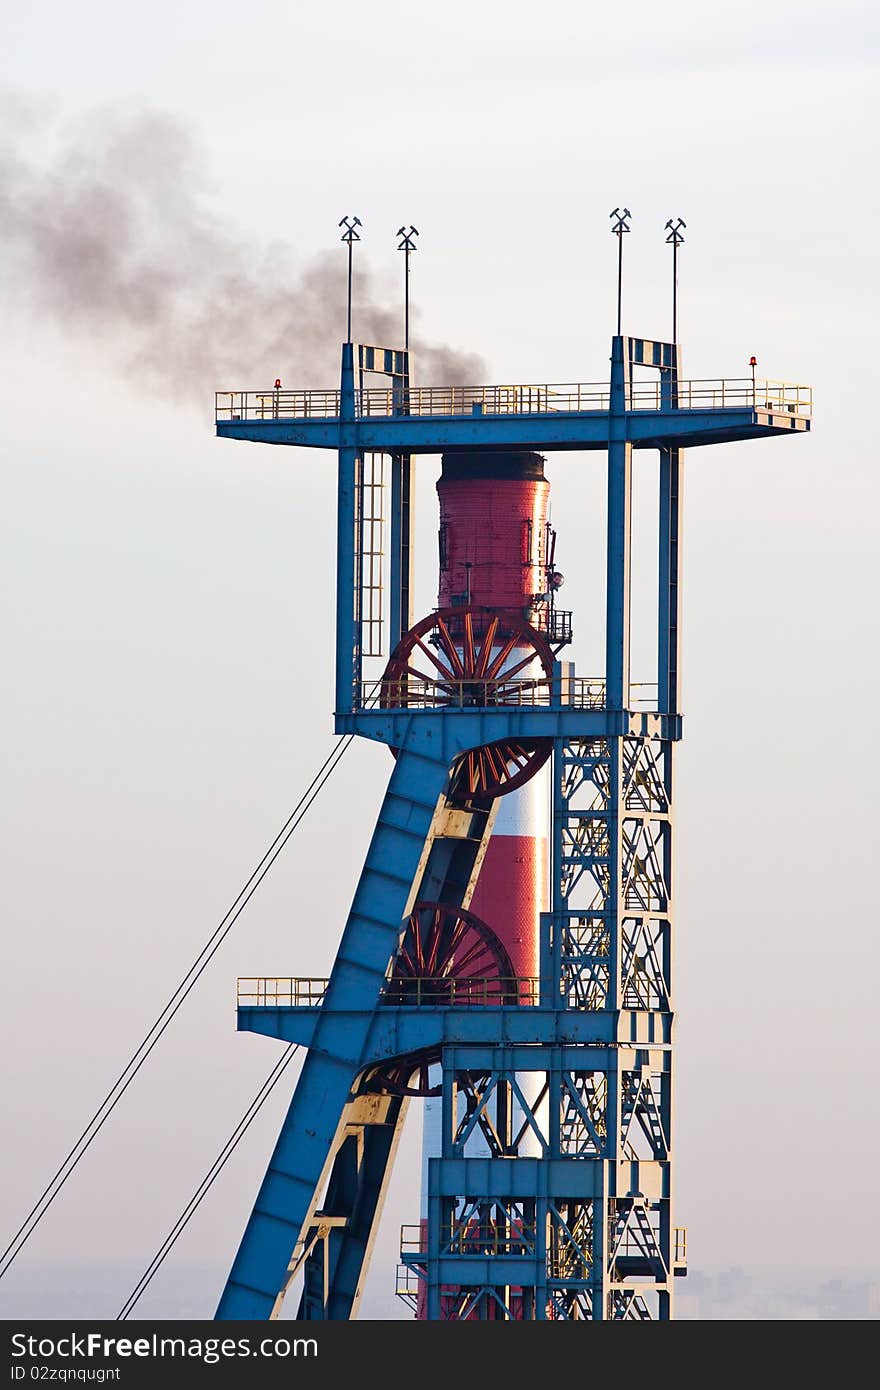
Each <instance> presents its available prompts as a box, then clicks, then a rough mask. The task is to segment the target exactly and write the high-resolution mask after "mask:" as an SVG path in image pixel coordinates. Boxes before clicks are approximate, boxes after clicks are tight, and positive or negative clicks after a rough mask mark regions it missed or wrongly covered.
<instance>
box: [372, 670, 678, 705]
mask: <svg viewBox="0 0 880 1390" xmlns="http://www.w3.org/2000/svg"><path fill="white" fill-rule="evenodd" d="M553 703H554V701H553V691H552V685H551V682H550V681H549V680H548V679H547V678H546V677H544V678H542V679H540V680H532V679H525V680H516V679H513V680H504V678H503V677H502V678H500V679H498V680H493V681H485V680H465V681H451V680H437V681H428V680H419V679H417V678H416V677H414V676H410V677H409V678H408V679H406V680H400V681H393V680H373V681H361V682H360V683H359V685H358V686H357V687H356V689H355V704H356V708H357V709H387V710H393V709H406V710H412V709H493V708H497V707H498V706H499V705H502V706H504V707H505V708H513V709H518V708H523V707H525V708H529V709H532V708H536V707H537V708H547V707H549V706H550V705H552V704H553ZM559 704H560V705H562V706H566V707H568V708H570V709H605V708H606V705H605V681H604V680H603V679H601V677H592V676H563V677H562V679H561V682H560V691H559ZM628 707H629V708H631V709H639V710H656V708H657V683H656V681H638V682H634V683H633V684H632V685H631V686H630V699H629V706H628Z"/></svg>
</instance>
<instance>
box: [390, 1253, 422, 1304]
mask: <svg viewBox="0 0 880 1390" xmlns="http://www.w3.org/2000/svg"><path fill="white" fill-rule="evenodd" d="M421 1288H422V1281H421V1278H420V1277H419V1275H418V1274H417V1273H416V1271H415V1270H414V1269H413V1267H412V1265H405V1264H401V1265H398V1266H397V1276H396V1280H395V1284H394V1292H395V1294H396V1295H397V1297H398V1298H402V1299H403V1301H404V1302H405V1303H408V1304H409V1306H410V1308H412V1309H413V1310H415V1309H416V1308H417V1307H418V1301H419V1297H420V1294H421Z"/></svg>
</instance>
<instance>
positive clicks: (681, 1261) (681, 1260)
mask: <svg viewBox="0 0 880 1390" xmlns="http://www.w3.org/2000/svg"><path fill="white" fill-rule="evenodd" d="M674 1234H675V1255H674V1261H675V1263H676V1264H677V1265H686V1264H687V1257H688V1233H687V1226H676V1227H675V1231H674Z"/></svg>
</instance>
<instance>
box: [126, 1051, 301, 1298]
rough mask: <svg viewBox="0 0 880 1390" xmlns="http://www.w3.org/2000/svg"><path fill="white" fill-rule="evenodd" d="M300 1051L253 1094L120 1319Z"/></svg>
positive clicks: (277, 1066) (288, 1055)
mask: <svg viewBox="0 0 880 1390" xmlns="http://www.w3.org/2000/svg"><path fill="white" fill-rule="evenodd" d="M298 1051H299V1045H298V1044H297V1043H291V1044H290V1045H289V1046H288V1047H286V1048H285V1049H284V1052H283V1053H282V1055H281V1056H280V1057H279V1059H278V1061H277V1062H276V1063H275V1065H274V1066H273V1068H272V1070H271V1071H270V1072H269V1075H268V1076H267V1077H266V1079H265V1081H264V1082H263V1084H262V1086H261V1087H260V1089H259V1090H258V1091H257V1094H256V1095H255V1096H254V1098H253V1100H252V1101H251V1103H250V1105H249V1106H248V1108H247V1110H245V1112H244V1114H243V1115H242V1117H241V1119H240V1120H239V1122H238V1124H237V1125H236V1126H235V1129H234V1130H233V1131H232V1133H231V1135H230V1136H229V1138H228V1139H227V1141H226V1143H225V1144H224V1145H223V1148H222V1149H221V1150H220V1152H219V1154H218V1155H217V1157H216V1158H215V1159H214V1162H213V1163H212V1164H211V1167H210V1168H209V1169H208V1171H207V1173H206V1174H205V1176H204V1177H203V1178H202V1181H201V1182H200V1183H199V1185H198V1187H197V1188H196V1190H195V1192H194V1193H193V1195H192V1196H191V1197H190V1199H189V1201H188V1202H187V1204H186V1206H185V1207H184V1209H183V1211H182V1212H181V1213H180V1216H178V1218H177V1220H176V1221H175V1223H174V1225H173V1226H172V1227H171V1230H170V1231H169V1232H168V1234H167V1236H166V1237H165V1239H164V1240H163V1242H162V1244H161V1245H160V1246H159V1249H158V1250H157V1251H156V1253H155V1255H154V1256H153V1258H152V1259H151V1261H150V1263H149V1264H148V1265H147V1267H146V1269H145V1270H144V1272H143V1274H142V1275H141V1277H140V1279H138V1281H137V1283H136V1284H135V1286H134V1288H133V1289H132V1291H131V1293H130V1294H129V1295H128V1298H127V1299H126V1300H125V1302H124V1303H123V1305H122V1307H121V1308H120V1310H119V1312H118V1313H117V1314H116V1321H117V1322H125V1321H126V1320H127V1319H128V1317H129V1316H130V1314H131V1313H132V1312H133V1311H134V1308H135V1307H136V1305H137V1304H138V1303H139V1302H140V1299H141V1297H142V1296H143V1294H145V1293H146V1291H147V1289H148V1288H149V1286H150V1284H151V1283H152V1281H153V1277H154V1276H155V1275H156V1274H157V1273H158V1271H159V1270H160V1269H161V1267H162V1265H163V1264H164V1262H165V1259H166V1257H167V1256H168V1255H169V1254H170V1253H171V1251H172V1250H173V1248H174V1246H175V1245H176V1243H177V1241H178V1240H179V1238H180V1237H181V1236H182V1235H183V1232H184V1231H185V1230H186V1228H187V1226H188V1225H189V1223H190V1220H191V1219H192V1217H193V1216H195V1214H196V1212H197V1211H198V1209H199V1207H200V1206H201V1204H202V1201H203V1200H204V1198H205V1197H206V1196H207V1195H208V1193H209V1192H210V1190H211V1188H212V1187H213V1185H214V1182H215V1181H216V1179H217V1178H218V1177H219V1176H220V1174H221V1173H222V1171H223V1169H224V1168H225V1166H226V1163H227V1161H228V1160H229V1159H230V1158H231V1157H232V1155H233V1153H234V1152H235V1150H236V1149H237V1148H238V1145H239V1144H240V1143H241V1140H242V1139H243V1138H244V1136H245V1135H246V1134H247V1132H248V1130H249V1129H250V1127H251V1125H252V1124H253V1122H254V1120H255V1119H256V1117H257V1115H258V1114H259V1113H260V1110H261V1109H262V1107H263V1105H264V1103H265V1102H266V1101H267V1100H268V1098H269V1096H270V1095H271V1093H272V1091H273V1089H274V1087H275V1085H276V1083H277V1082H278V1081H279V1080H280V1079H281V1076H282V1075H283V1073H284V1070H285V1068H286V1067H287V1066H288V1065H289V1063H290V1062H292V1061H293V1057H294V1053H296V1052H298Z"/></svg>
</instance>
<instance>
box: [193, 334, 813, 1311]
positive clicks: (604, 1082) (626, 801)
mask: <svg viewBox="0 0 880 1390" xmlns="http://www.w3.org/2000/svg"><path fill="white" fill-rule="evenodd" d="M680 366H681V361H680V349H679V348H678V347H677V346H676V345H674V344H672V343H664V342H653V341H647V340H645V339H642V338H635V337H627V336H625V335H623V334H622V333H620V332H619V331H618V333H617V334H616V335H615V336H614V337H613V338H612V342H611V373H610V382H608V383H601V384H599V385H584V384H575V385H567V386H550V385H537V386H535V385H531V386H486V387H458V386H456V387H449V388H437V387H432V388H420V387H418V386H417V385H415V384H413V383H411V382H410V377H409V355H408V352H407V351H406V350H399V349H394V348H381V347H369V346H365V345H360V344H356V343H352V342H346V343H344V344H343V347H342V372H341V381H340V385H339V389H338V390H330V391H297V390H283V389H281V387H280V384H278V385H276V388H275V389H274V390H267V391H265V392H257V393H251V392H231V393H230V392H226V393H220V394H218V396H217V433H218V434H219V435H220V436H222V437H224V438H228V439H246V440H254V441H263V442H265V443H270V444H282V445H288V446H296V445H299V446H303V447H308V448H320V449H329V450H333V451H335V452H336V453H337V455H338V518H337V552H336V555H337V560H336V703H335V708H336V730H337V733H339V734H355V735H358V736H360V737H362V738H367V739H372V740H374V741H377V742H380V743H384V744H386V745H387V746H388V748H389V749H391V750H393V753H394V762H393V765H392V771H391V775H390V780H389V783H388V787H387V791H386V793H385V798H384V801H383V803H382V807H381V811H380V813H379V818H378V822H377V825H376V828H375V831H374V834H373V837H372V841H371V843H370V847H369V851H368V854H367V858H366V862H365V864H364V866H363V870H362V872H361V875H360V879H359V881H358V885H357V889H356V891H355V895H354V901H353V904H352V907H351V911H350V913H349V916H348V920H347V921H346V923H345V927H344V930H343V933H342V939H341V942H340V945H339V950H338V953H337V956H336V960H335V963H334V965H333V969H332V973H331V975H330V978H329V980H327V981H312V980H308V981H307V980H300V979H295V978H290V979H275V978H273V979H257V980H248V981H240V982H239V1011H238V1026H239V1028H240V1029H243V1030H250V1031H252V1032H258V1033H263V1034H266V1035H267V1036H269V1037H271V1038H275V1039H280V1040H284V1041H286V1042H297V1043H300V1044H302V1045H304V1046H305V1048H307V1053H306V1057H305V1061H304V1064H303V1068H302V1071H301V1074H300V1077H299V1080H298V1083H297V1086H296V1090H295V1093H294V1096H293V1099H292V1102H291V1105H290V1108H289V1110H288V1112H287V1115H286V1118H285V1120H284V1123H283V1125H282V1129H281V1133H280V1136H279V1138H278V1142H277V1145H276V1147H275V1151H274V1153H273V1155H272V1158H271V1160H270V1162H269V1166H268V1169H267V1172H266V1175H265V1178H264V1180H263V1183H262V1186H261V1188H260V1190H259V1193H258V1195H257V1199H256V1202H255V1205H254V1208H253V1212H252V1215H251V1217H250V1219H249V1221H248V1224H247V1227H246V1230H245V1233H244V1236H243V1238H242V1241H241V1245H240V1248H239V1251H238V1254H237V1256H236V1259H235V1262H234V1264H233V1266H232V1270H231V1273H230V1275H229V1278H228V1281H227V1284H226V1287H225V1289H224V1292H223V1295H222V1298H221V1301H220V1304H219V1308H218V1311H217V1317H218V1318H220V1319H230V1320H231V1319H264V1318H270V1317H273V1316H278V1313H279V1311H280V1308H281V1303H282V1300H283V1297H284V1294H285V1291H286V1290H287V1289H288V1287H290V1286H292V1285H293V1284H294V1281H295V1280H296V1281H298V1284H299V1286H300V1287H301V1294H300V1301H299V1305H298V1314H297V1315H298V1316H299V1317H300V1318H335V1319H346V1318H351V1317H354V1316H355V1315H356V1313H357V1308H358V1302H359V1299H360V1296H361V1292H362V1289H363V1284H364V1279H365V1275H366V1269H367V1264H368V1261H369V1256H370V1252H371V1248H372V1243H373V1240H374V1237H375V1233H376V1227H377V1224H378V1220H379V1215H380V1212H381V1207H382V1202H383V1197H384V1193H385V1190H386V1186H387V1182H388V1178H389V1174H390V1171H391V1166H392V1164H393V1160H394V1156H395V1152H396V1148H397V1143H398V1139H399V1135H400V1131H401V1126H402V1124H403V1120H404V1116H405V1114H406V1111H407V1108H408V1106H409V1104H410V1100H411V1097H413V1096H419V1095H426V1094H433V1095H439V1096H440V1098H441V1099H440V1105H441V1119H442V1135H441V1140H440V1146H439V1151H438V1153H437V1155H436V1156H434V1157H431V1158H430V1161H429V1163H428V1189H427V1217H426V1219H423V1221H422V1223H421V1225H420V1226H419V1227H416V1228H414V1230H413V1232H412V1233H411V1234H405V1236H404V1239H403V1242H402V1250H401V1257H402V1265H401V1269H400V1272H399V1284H398V1292H399V1293H400V1294H401V1295H402V1296H403V1297H404V1298H405V1299H406V1300H407V1301H409V1302H410V1303H411V1306H412V1307H413V1308H414V1309H417V1310H418V1313H419V1316H423V1317H428V1318H430V1319H448V1320H461V1319H506V1318H521V1319H539V1320H542V1319H575V1318H577V1319H627V1318H630V1319H632V1318H660V1319H665V1318H669V1317H670V1316H671V1314H672V1301H673V1299H672V1295H673V1287H674V1279H675V1276H676V1275H678V1274H681V1273H684V1272H686V1252H685V1242H684V1232H683V1230H682V1228H680V1227H676V1226H675V1225H674V1218H673V1210H672V1199H673V1184H672V1154H673V1147H672V1057H673V1053H672V1042H673V1011H672V959H673V922H674V917H673V824H674V815H673V812H674V780H673V761H674V760H673V754H674V749H675V744H676V742H677V740H678V739H679V738H680V737H681V710H680V704H679V674H678V673H679V632H680V623H679V613H680V607H681V585H680V538H681V517H682V471H683V458H684V451H685V449H688V448H696V447H702V446H705V445H714V444H723V443H727V442H730V441H734V440H748V439H759V438H763V437H768V436H777V435H792V434H798V433H803V432H804V431H807V430H809V428H810V410H811V397H810V392H809V390H808V389H807V388H804V387H797V386H789V385H786V384H783V383H771V382H765V381H760V380H755V379H754V373H753V375H752V377H749V378H746V379H744V380H725V381H687V380H684V379H683V378H682V376H681V372H680ZM377 373H378V374H380V377H379V378H378V379H379V380H381V381H382V382H383V384H382V385H380V386H375V385H372V384H371V383H373V382H375V381H376V379H377V377H376V374H377ZM634 449H656V450H658V451H659V454H660V467H659V495H658V498H657V506H658V515H659V556H658V606H657V616H656V621H657V651H658V665H657V673H656V694H655V696H654V697H653V698H652V699H651V700H650V702H649V704H648V706H647V707H646V706H645V702H644V700H643V699H641V700H639V699H637V698H636V695H635V694H634V686H633V684H632V683H631V678H630V607H631V605H630V560H631V553H630V544H631V541H630V533H631V524H630V518H631V498H632V455H633V450H634ZM584 450H601V451H603V452H606V453H607V457H608V462H607V518H608V520H607V582H606V590H605V596H604V599H605V634H606V642H605V672H604V676H603V677H601V679H592V678H591V679H587V678H586V677H581V676H579V675H577V674H575V670H574V666H573V664H572V663H571V662H568V661H565V662H564V661H562V660H560V658H559V653H560V651H561V650H562V648H563V646H564V645H565V644H566V643H567V641H568V640H569V638H570V636H571V632H570V623H569V616H568V615H566V614H563V613H560V612H559V611H558V610H557V609H556V607H555V604H554V602H553V596H552V594H543V595H538V596H536V597H537V598H538V605H537V607H535V608H534V609H533V610H532V611H530V612H528V613H527V614H524V613H523V611H522V610H517V611H514V610H510V609H492V608H491V607H488V608H487V607H486V606H485V605H481V604H479V603H477V602H473V601H471V598H472V596H471V595H470V594H469V593H467V592H466V593H464V594H460V595H458V596H457V597H456V598H455V599H454V601H453V602H451V603H450V605H449V606H447V607H445V608H439V609H438V610H436V611H435V612H433V613H430V614H428V615H427V616H426V617H423V618H422V619H421V620H420V621H418V622H415V621H414V617H415V615H414V614H413V611H412V583H411V577H412V564H413V558H414V535H413V509H412V494H413V459H414V457H415V456H416V455H419V454H443V455H444V457H445V458H448V457H453V456H456V457H458V458H459V460H460V461H463V462H462V463H461V468H463V469H466V467H467V463H466V461H467V460H469V459H470V460H474V459H477V458H479V457H480V456H482V455H485V454H492V455H499V454H507V455H510V454H516V453H517V451H525V452H532V453H533V454H534V452H535V451H537V452H539V453H540V452H543V451H552V452H554V453H559V452H562V451H571V452H573V453H577V452H580V451H584ZM383 496H385V497H387V513H388V515H387V522H388V524H389V537H390V563H389V580H388V583H387V588H385V589H383V586H382V583H381V574H380V570H381V564H382V561H381V556H380V551H381V549H382V546H381V545H380V544H379V543H378V541H377V528H378V526H379V524H380V520H381V518H382V515H383V513H382V506H381V503H380V499H381V498H382V497H383ZM568 524H569V531H572V530H573V528H574V524H575V523H574V519H570V520H569V523H568ZM551 563H552V562H551ZM542 601H543V602H542ZM383 625H384V626H385V627H386V630H387V646H386V649H387V650H390V652H391V657H390V660H389V662H388V665H387V667H386V668H385V673H384V675H383V676H382V678H381V679H380V680H378V681H375V682H373V683H368V682H365V680H364V668H363V659H364V655H365V654H366V653H373V654H377V653H378V651H379V644H378V638H379V634H380V632H381V628H382V626H383ZM542 765H544V766H545V767H549V768H550V778H551V787H552V791H551V793H550V797H549V802H550V805H549V822H548V825H549V840H550V856H549V858H550V868H549V879H550V882H549V892H548V906H549V910H548V911H546V912H543V913H542V914H541V918H540V950H539V966H538V974H537V976H528V977H523V976H520V975H517V974H515V973H511V971H510V958H509V955H508V953H507V952H506V951H505V950H504V948H503V945H502V943H501V942H500V941H499V940H498V937H497V934H496V933H495V932H493V931H492V930H491V929H490V928H489V927H487V925H486V924H485V923H483V922H481V921H480V919H478V918H476V917H474V915H473V913H471V912H470V911H469V907H470V903H471V899H472V897H473V894H474V892H475V888H476V886H477V884H478V881H479V875H480V870H481V866H482V864H483V862H484V859H485V856H486V853H487V847H488V845H489V843H490V837H491V836H492V832H493V826H494V824H495V821H496V816H497V814H498V811H499V807H500V804H501V802H502V801H503V798H504V797H505V795H508V794H509V793H510V791H511V790H512V789H514V788H516V787H521V786H522V785H523V784H524V783H525V782H526V781H527V780H528V779H529V777H531V776H532V775H533V774H534V773H536V772H537V769H538V768H539V767H540V766H542Z"/></svg>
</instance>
